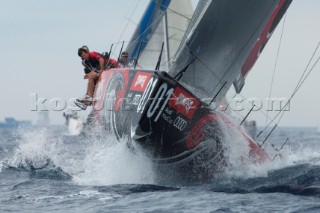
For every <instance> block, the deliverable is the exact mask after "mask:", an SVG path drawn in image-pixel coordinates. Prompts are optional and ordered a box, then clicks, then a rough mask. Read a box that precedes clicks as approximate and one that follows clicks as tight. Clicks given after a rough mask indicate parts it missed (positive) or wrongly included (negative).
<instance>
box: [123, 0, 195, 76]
mask: <svg viewBox="0 0 320 213" xmlns="http://www.w3.org/2000/svg"><path fill="white" fill-rule="evenodd" d="M166 4H167V1H155V0H151V2H150V4H149V6H148V7H147V10H146V12H145V14H144V16H143V17H142V19H141V21H140V23H139V26H138V28H137V30H136V32H135V33H134V35H133V37H132V39H131V41H130V42H129V46H128V48H127V50H126V51H128V52H129V54H130V55H131V58H134V59H136V58H137V57H138V52H139V49H141V50H140V53H139V59H138V60H139V62H138V63H139V65H140V66H142V67H143V68H144V69H155V67H156V64H157V61H158V58H159V55H160V52H161V47H162V43H163V42H164V49H163V53H162V58H161V65H160V70H163V71H168V69H169V67H170V65H171V63H172V59H173V57H174V56H175V54H176V52H177V49H178V48H179V46H180V43H181V40H182V39H183V36H184V34H185V31H186V29H187V27H188V25H189V22H190V19H191V17H192V15H193V8H192V4H191V1H190V0H183V1H182V0H171V1H170V4H169V5H168V7H166V6H167V5H166ZM151 16H152V17H151ZM146 22H148V23H147V25H146V24H145V23H146ZM142 23H144V24H142ZM140 46H141V47H140Z"/></svg>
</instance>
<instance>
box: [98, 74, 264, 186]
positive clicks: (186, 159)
mask: <svg viewBox="0 0 320 213" xmlns="http://www.w3.org/2000/svg"><path fill="white" fill-rule="evenodd" d="M95 93H96V99H97V102H96V103H95V104H94V110H93V113H94V117H95V120H96V121H97V122H98V125H100V126H102V127H103V129H104V131H106V132H109V133H111V134H115V135H116V137H117V138H118V139H119V140H120V139H121V138H125V139H127V141H129V142H131V143H133V144H134V145H137V146H139V147H141V148H142V149H144V150H146V152H147V153H148V155H149V156H150V157H151V159H152V160H153V162H154V165H155V170H156V171H157V172H158V173H159V177H161V178H163V179H170V180H174V179H175V178H178V179H179V180H181V179H187V180H204V179H208V178H211V177H213V176H214V175H215V174H216V173H217V172H219V171H221V170H222V169H223V168H224V167H225V166H227V163H226V162H225V159H224V152H225V150H224V149H225V146H224V143H225V142H224V132H223V130H222V129H225V130H227V131H228V132H232V133H233V134H236V135H237V136H238V137H242V138H243V139H244V140H243V141H245V143H246V144H247V146H248V147H250V153H248V155H250V157H252V158H254V160H255V161H259V162H261V161H265V160H268V159H269V157H268V155H267V154H266V153H265V152H264V151H263V150H262V149H261V148H260V147H259V146H258V145H257V144H256V143H255V142H254V141H253V140H252V139H251V138H250V137H249V136H248V135H247V134H246V133H245V132H243V131H242V130H241V129H240V128H239V127H238V126H236V125H235V124H233V123H232V122H231V121H230V120H229V119H228V118H227V117H225V116H223V115H222V114H221V113H218V112H216V111H215V110H212V109H210V108H209V107H208V106H207V104H206V103H205V102H203V101H202V100H200V99H199V98H197V97H196V96H195V95H193V94H192V92H190V91H189V90H188V89H186V88H185V87H184V86H182V85H181V84H179V82H177V81H176V80H174V79H173V78H171V77H170V76H169V75H168V74H167V73H164V72H157V71H144V70H133V69H132V70H131V69H111V70H107V71H105V72H103V73H102V74H101V76H100V79H99V82H98V85H97V89H96V92H95ZM225 130H224V131H225Z"/></svg>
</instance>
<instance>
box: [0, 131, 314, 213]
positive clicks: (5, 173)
mask: <svg viewBox="0 0 320 213" xmlns="http://www.w3.org/2000/svg"><path fill="white" fill-rule="evenodd" d="M266 134H267V133H266ZM263 137H265V135H262V136H261V138H258V139H257V140H258V141H259V140H260V141H261V142H262V141H263V140H264V138H263ZM285 142H286V144H285V145H284V146H283V148H282V145H283V144H284V143H285ZM272 145H273V146H272ZM319 145H320V133H319V132H318V131H317V129H315V128H314V129H312V128H278V129H277V130H276V131H275V132H273V134H272V135H271V137H270V138H269V139H268V140H267V142H266V143H265V144H264V147H265V148H266V149H267V150H268V152H270V156H271V157H272V158H274V160H273V161H271V162H267V163H264V164H261V165H260V164H259V165H256V164H248V165H243V163H240V162H243V161H238V160H234V161H233V162H231V167H230V168H229V169H227V171H225V174H223V178H221V179H219V180H212V181H208V182H205V183H201V184H199V183H197V184H196V183H195V184H189V185H183V184H177V183H175V184H172V183H162V184H157V181H156V177H155V174H154V171H153V167H152V165H151V163H150V160H149V159H148V157H147V156H146V155H145V153H143V151H141V150H138V149H135V150H134V152H133V151H132V150H131V149H129V148H128V146H127V145H126V143H119V142H116V140H115V138H113V137H111V136H110V137H108V138H103V139H101V138H79V137H78V136H71V135H68V132H67V129H66V128H65V127H63V126H61V127H48V128H39V127H37V128H27V129H24V128H19V129H0V179H1V181H0V212H86V213H90V212H320V161H319V160H320V147H319ZM281 148H282V149H281ZM240 149H241V148H240ZM280 149H281V150H280ZM238 151H239V152H241V150H238ZM230 154H231V153H230ZM230 159H232V156H231V158H230Z"/></svg>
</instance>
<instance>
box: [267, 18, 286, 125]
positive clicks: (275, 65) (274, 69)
mask: <svg viewBox="0 0 320 213" xmlns="http://www.w3.org/2000/svg"><path fill="white" fill-rule="evenodd" d="M286 18H287V13H286V14H285V16H284V19H283V24H282V31H281V36H280V41H279V46H278V52H277V57H276V62H275V64H274V67H273V74H272V79H271V86H270V91H269V99H268V100H269V102H270V98H271V94H272V89H273V83H274V77H275V74H276V69H277V65H278V59H279V54H280V49H281V44H282V37H283V32H284V27H285V23H286ZM269 102H268V106H269V104H270V103H269ZM268 115H269V111H267V117H266V125H267V124H268Z"/></svg>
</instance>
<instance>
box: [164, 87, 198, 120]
mask: <svg viewBox="0 0 320 213" xmlns="http://www.w3.org/2000/svg"><path fill="white" fill-rule="evenodd" d="M199 104H200V102H199V101H198V100H197V99H195V98H194V97H193V96H192V95H190V94H189V93H188V92H186V91H184V90H182V89H181V88H180V87H176V88H175V90H174V92H173V94H172V96H171V98H170V101H169V106H170V107H172V108H173V109H175V110H176V111H177V112H179V113H181V114H182V115H184V116H186V117H187V118H189V119H191V118H192V117H193V115H194V113H195V111H196V110H197V109H198V107H199Z"/></svg>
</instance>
